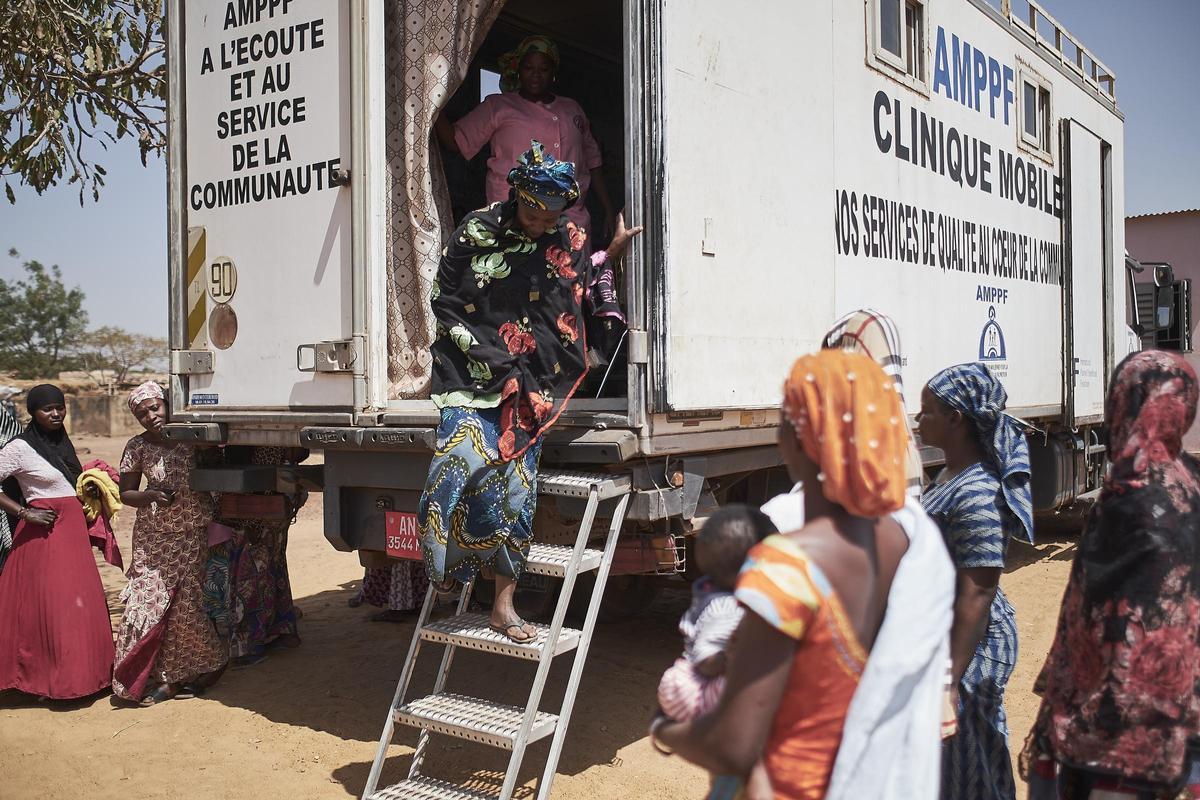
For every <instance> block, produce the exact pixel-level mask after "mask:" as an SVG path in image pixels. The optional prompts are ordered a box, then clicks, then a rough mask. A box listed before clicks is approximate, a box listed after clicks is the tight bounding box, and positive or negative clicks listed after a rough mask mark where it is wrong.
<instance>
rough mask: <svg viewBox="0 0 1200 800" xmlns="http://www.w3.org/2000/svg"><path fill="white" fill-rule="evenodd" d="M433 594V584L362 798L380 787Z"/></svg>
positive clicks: (407, 656)
mask: <svg viewBox="0 0 1200 800" xmlns="http://www.w3.org/2000/svg"><path fill="white" fill-rule="evenodd" d="M432 594H433V586H432V585H431V586H430V587H429V588H428V589H426V590H425V602H423V603H422V604H421V614H420V615H419V616H418V617H417V624H416V625H415V626H414V627H413V636H412V641H411V642H410V643H409V645H408V654H407V655H406V656H405V658H404V669H403V671H402V672H401V673H400V680H399V681H397V682H396V693H395V694H394V695H393V696H392V704H391V705H390V706H388V713H387V720H386V721H385V722H384V724H383V735H382V736H380V737H379V749H378V750H377V751H376V752H375V761H374V763H372V764H371V774H370V775H368V776H367V784H366V786H365V787H364V788H363V793H362V800H370V797H371V795H373V794H375V790H376V789H377V788H378V787H379V775H380V773H382V772H383V763H384V761H386V760H387V751H388V748H389V747H390V746H391V744H392V733H393V731H394V730H395V719H394V718H393V716H392V714H393V712H395V710H396V708H397V707H399V705H400V701H401V700H403V699H404V693H405V692H406V691H408V683H409V681H410V680H411V679H412V674H413V670H415V669H416V666H417V654H418V653H419V652H420V649H421V628H422V627H424V626H425V623H426V622H428V621H429V615H430V613H431V612H432V611H433V603H432V602H430V600H431V596H432Z"/></svg>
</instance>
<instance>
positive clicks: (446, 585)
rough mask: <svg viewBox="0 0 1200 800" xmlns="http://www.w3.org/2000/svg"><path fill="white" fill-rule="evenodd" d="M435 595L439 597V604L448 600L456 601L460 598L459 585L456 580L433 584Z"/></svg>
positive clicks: (449, 579)
mask: <svg viewBox="0 0 1200 800" xmlns="http://www.w3.org/2000/svg"><path fill="white" fill-rule="evenodd" d="M431 585H432V586H433V593H434V594H435V595H437V600H438V602H439V603H442V602H445V601H447V600H455V599H457V597H458V590H459V585H458V581H456V580H454V578H446V579H445V580H444V581H442V582H441V583H433V584H431Z"/></svg>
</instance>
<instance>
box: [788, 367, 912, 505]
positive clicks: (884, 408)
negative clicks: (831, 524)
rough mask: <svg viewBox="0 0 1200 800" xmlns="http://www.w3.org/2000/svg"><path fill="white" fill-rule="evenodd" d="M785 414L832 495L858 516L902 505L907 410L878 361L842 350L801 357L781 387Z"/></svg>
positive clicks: (823, 486)
mask: <svg viewBox="0 0 1200 800" xmlns="http://www.w3.org/2000/svg"><path fill="white" fill-rule="evenodd" d="M783 413H784V416H785V417H786V418H787V420H788V422H790V423H791V425H792V427H793V428H794V429H795V431H796V437H797V438H798V439H799V441H800V445H801V447H802V448H803V449H804V453H805V455H807V456H808V457H809V458H810V459H812V461H813V462H814V463H815V464H816V465H817V466H818V467H819V468H820V470H821V475H820V481H821V490H822V493H823V494H824V495H825V497H826V498H827V499H828V500H829V501H831V502H834V503H837V504H838V505H840V506H842V507H843V508H845V509H846V510H847V511H849V512H850V513H851V514H854V515H856V516H860V517H879V516H882V515H884V514H889V513H891V512H893V511H896V510H898V509H900V508H901V507H902V506H903V505H904V496H905V495H904V492H905V484H906V476H905V464H904V458H905V453H906V451H907V447H908V432H907V430H906V429H905V427H904V409H903V408H902V407H901V405H900V396H899V395H898V394H896V387H895V381H894V380H893V379H892V378H889V377H888V376H887V375H885V374H884V372H883V370H882V369H880V367H879V365H878V364H876V363H875V362H874V361H872V360H871V359H869V358H867V357H866V356H864V355H860V354H858V353H846V352H842V351H840V350H822V351H821V352H819V353H817V354H816V355H810V356H804V357H803V358H800V359H799V360H797V361H796V363H795V365H794V366H793V367H792V372H791V375H790V376H789V377H788V379H787V381H786V382H785V383H784V386H783Z"/></svg>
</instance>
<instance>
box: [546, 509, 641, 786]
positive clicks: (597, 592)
mask: <svg viewBox="0 0 1200 800" xmlns="http://www.w3.org/2000/svg"><path fill="white" fill-rule="evenodd" d="M629 497H630V495H628V494H626V495H624V496H622V497H621V499H620V500H619V501H617V507H616V509H615V510H614V511H613V515H612V522H611V523H610V524H609V528H608V539H607V540H606V541H605V543H604V557H603V558H602V559H601V560H600V567H599V568H598V569H597V570H596V582H595V585H593V586H592V597H591V601H590V602H589V603H588V610H587V615H586V617H585V618H584V621H583V630H582V631H581V632H580V635H579V645H578V646H577V647H576V648H575V653H574V655H573V656H572V661H571V676H570V677H569V678H568V679H567V691H566V694H564V695H563V702H562V707H561V708H560V709H559V712H558V725H557V726H556V727H555V729H554V738H553V740H552V741H551V744H550V752H549V753H548V754H547V755H546V768H545V771H544V772H543V773H542V779H541V781H539V783H538V794H537V800H549V797H550V788H551V786H552V785H553V784H554V776H555V774H556V773H557V771H558V759H559V757H560V756H561V755H562V749H563V745H564V744H565V742H566V738H567V726H568V725H569V724H570V722H571V712H572V711H573V710H574V708H575V695H576V693H578V691H579V684H580V682H581V681H582V679H583V668H584V666H585V665H586V663H587V655H588V649H589V647H590V646H591V643H592V633H593V631H594V630H595V628H596V620H597V619H598V618H599V616H600V603H601V601H602V600H603V599H604V588H605V586H606V585H607V584H608V571H609V569H610V568H611V567H612V562H613V555H614V554H615V553H616V549H617V540H618V539H619V538H620V535H621V526H622V525H623V524H624V522H625V512H626V510H627V509H628V508H629ZM565 599H566V600H569V599H570V596H569V595H568V596H567V597H566V598H565Z"/></svg>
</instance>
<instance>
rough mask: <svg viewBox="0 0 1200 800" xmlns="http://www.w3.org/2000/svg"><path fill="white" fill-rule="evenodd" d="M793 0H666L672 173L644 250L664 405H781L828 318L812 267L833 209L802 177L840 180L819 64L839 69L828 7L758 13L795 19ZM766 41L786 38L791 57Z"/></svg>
mask: <svg viewBox="0 0 1200 800" xmlns="http://www.w3.org/2000/svg"><path fill="white" fill-rule="evenodd" d="M795 8H796V7H795V5H794V4H793V3H790V2H787V0H763V2H759V3H757V4H756V5H755V7H754V9H755V10H754V13H752V14H749V13H735V12H733V11H731V7H730V5H729V4H728V3H726V2H721V0H693V1H692V2H688V3H664V4H663V5H662V13H663V18H662V20H661V22H660V25H659V28H658V30H659V31H660V37H661V41H660V42H659V44H661V50H660V53H661V63H662V64H663V65H664V67H663V69H662V73H661V75H660V82H661V83H660V85H661V103H660V105H659V108H658V113H657V114H656V115H655V116H656V118H655V119H654V120H653V121H652V122H651V125H652V126H658V129H657V134H658V136H657V137H655V136H654V133H655V131H651V137H652V138H654V139H656V141H657V142H658V146H659V147H661V149H662V152H661V161H662V163H663V164H664V166H665V171H664V174H665V176H666V178H665V185H664V187H663V192H662V193H661V195H659V196H658V197H656V198H654V199H653V200H651V201H650V202H658V203H660V204H661V205H660V209H659V213H660V215H661V216H660V217H659V219H661V223H662V224H661V226H660V227H661V229H662V231H663V233H662V236H663V242H662V245H661V252H662V257H663V263H661V264H650V265H649V271H650V279H651V283H652V285H653V286H654V287H655V290H654V291H655V297H654V303H655V305H657V306H658V308H657V309H656V314H655V322H654V324H653V326H652V331H651V333H652V334H653V338H652V339H651V353H650V357H651V367H652V374H653V375H654V381H653V385H652V392H651V402H652V407H653V408H654V410H656V411H688V410H692V411H695V410H710V409H738V408H763V407H768V406H774V405H777V404H778V402H779V387H780V386H781V385H782V382H783V378H784V375H785V373H786V371H787V368H788V366H789V365H790V364H791V362H792V361H793V360H794V359H795V358H796V356H797V355H798V354H800V353H804V352H808V351H811V350H813V349H815V348H816V347H817V346H818V345H819V341H820V337H821V335H822V334H823V333H824V327H825V326H826V325H828V323H829V322H830V321H831V320H832V319H833V312H834V307H833V303H834V276H833V270H830V269H819V268H813V267H814V266H815V265H816V264H817V263H818V262H819V260H820V258H821V256H818V255H817V253H816V252H815V250H816V249H817V248H815V247H814V245H813V243H818V242H819V243H825V242H827V241H829V240H830V233H829V218H828V214H826V213H824V210H823V209H822V211H821V213H816V212H815V211H814V209H813V208H811V207H807V206H811V202H810V198H811V192H807V191H802V190H801V189H802V187H812V186H832V185H833V183H832V181H833V161H832V159H831V158H828V157H827V156H826V155H825V154H828V153H831V152H833V142H832V139H833V130H832V126H831V125H828V124H825V125H821V124H820V123H819V122H817V121H816V120H817V119H819V118H820V117H815V116H814V114H813V113H812V111H811V110H812V109H822V108H829V107H830V106H831V104H832V102H833V99H832V92H833V86H832V83H833V82H832V81H829V80H814V79H811V76H814V75H827V74H828V73H829V68H830V66H829V65H830V63H831V60H832V50H833V37H832V35H831V30H832V19H831V17H830V16H829V15H828V14H827V12H824V11H820V12H816V13H813V14H812V15H811V20H810V22H811V24H808V25H805V26H803V27H802V28H798V27H797V26H795V25H792V24H775V25H772V24H765V25H764V24H763V21H764V20H791V19H794V18H795V17H796V10H795ZM654 44H655V43H654V42H650V46H651V47H653V46H654ZM764 53H788V54H789V57H788V59H787V61H788V71H787V73H786V74H780V72H779V71H778V70H777V69H774V68H772V67H770V66H768V64H767V63H765V62H767V60H766V59H765V58H764V56H763V54H764ZM770 63H778V61H775V62H770ZM785 97H786V99H784V98H785ZM780 131H790V132H795V136H792V137H784V138H783V139H782V140H781V137H780ZM801 143H802V144H801ZM816 154H821V155H819V156H818V155H816ZM821 252H822V253H823V252H824V251H823V250H822V251H821ZM764 376H771V377H770V378H769V379H764Z"/></svg>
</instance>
